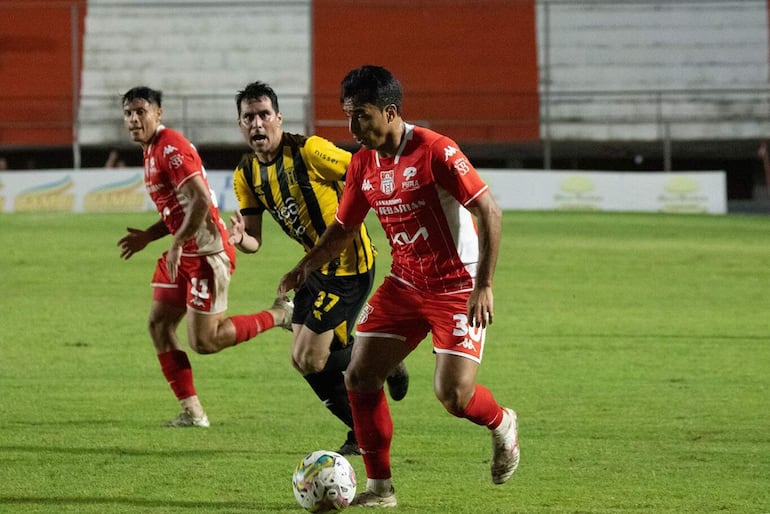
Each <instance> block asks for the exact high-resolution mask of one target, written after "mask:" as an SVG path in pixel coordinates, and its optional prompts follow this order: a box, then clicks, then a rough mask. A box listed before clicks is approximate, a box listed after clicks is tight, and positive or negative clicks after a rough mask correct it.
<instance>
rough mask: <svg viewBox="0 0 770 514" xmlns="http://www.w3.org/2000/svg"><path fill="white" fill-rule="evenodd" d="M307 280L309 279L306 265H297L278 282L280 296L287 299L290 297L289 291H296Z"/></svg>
mask: <svg viewBox="0 0 770 514" xmlns="http://www.w3.org/2000/svg"><path fill="white" fill-rule="evenodd" d="M305 280H307V273H306V272H305V267H304V266H302V265H298V266H296V267H295V268H294V269H292V270H291V271H289V272H288V273H287V274H285V275H284V276H283V277H281V281H280V283H279V284H278V291H277V293H278V297H279V298H283V299H284V300H285V299H286V298H288V292H289V291H296V290H297V289H299V288H300V287H301V286H302V284H304V283H305Z"/></svg>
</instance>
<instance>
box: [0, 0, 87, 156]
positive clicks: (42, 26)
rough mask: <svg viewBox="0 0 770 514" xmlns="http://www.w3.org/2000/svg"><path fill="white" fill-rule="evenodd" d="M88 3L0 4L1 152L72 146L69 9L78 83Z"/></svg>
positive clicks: (30, 0) (82, 0)
mask: <svg viewBox="0 0 770 514" xmlns="http://www.w3.org/2000/svg"><path fill="white" fill-rule="evenodd" d="M86 3H87V0H70V1H49V2H38V1H35V0H27V1H23V2H22V1H8V0H3V1H0V146H51V145H69V144H72V141H73V139H74V138H73V133H72V125H73V120H74V115H73V97H74V98H77V97H78V95H79V92H78V91H73V76H72V75H73V65H72V60H73V59H72V40H73V37H72V26H73V23H72V5H75V6H76V7H77V17H76V22H75V24H76V26H75V34H76V41H77V45H78V58H77V60H78V66H77V68H76V70H75V73H76V76H77V77H78V80H79V77H80V65H79V62H80V55H82V41H83V29H84V20H85V13H86ZM11 124H14V125H15V126H14V127H10V126H9V125H11Z"/></svg>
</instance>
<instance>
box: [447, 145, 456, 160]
mask: <svg viewBox="0 0 770 514" xmlns="http://www.w3.org/2000/svg"><path fill="white" fill-rule="evenodd" d="M459 151H460V150H458V149H457V148H455V147H454V146H451V145H450V146H447V147H446V148H444V160H445V161H448V160H449V158H450V157H452V156H454V154H456V153H457V152H459Z"/></svg>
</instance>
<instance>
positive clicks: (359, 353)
mask: <svg viewBox="0 0 770 514" xmlns="http://www.w3.org/2000/svg"><path fill="white" fill-rule="evenodd" d="M411 350H412V347H411V346H410V345H409V344H408V343H407V342H406V340H405V339H402V338H399V336H396V337H372V336H366V335H362V334H361V333H360V332H359V334H358V335H356V340H355V343H354V344H353V354H352V356H351V361H350V365H349V366H348V370H347V372H346V374H345V384H346V386H347V389H348V397H349V398H350V406H351V409H352V412H353V423H354V426H355V433H356V438H357V440H358V445H359V446H360V448H361V454H362V456H363V460H364V466H365V467H366V478H367V480H366V489H365V490H364V491H362V492H361V493H359V494H358V495H356V498H355V499H354V501H353V502H352V504H353V505H360V506H380V507H394V506H396V496H395V489H394V488H393V483H392V480H391V476H392V475H391V467H390V445H391V441H392V439H393V420H392V418H391V415H390V409H389V407H388V402H387V398H386V396H385V391H384V390H383V385H384V383H385V380H386V378H387V376H388V375H389V374H390V373H391V372H392V370H393V369H394V368H395V367H396V366H397V365H398V364H399V363H400V362H402V361H403V360H404V359H405V358H406V356H407V355H408V354H409V353H410V352H411Z"/></svg>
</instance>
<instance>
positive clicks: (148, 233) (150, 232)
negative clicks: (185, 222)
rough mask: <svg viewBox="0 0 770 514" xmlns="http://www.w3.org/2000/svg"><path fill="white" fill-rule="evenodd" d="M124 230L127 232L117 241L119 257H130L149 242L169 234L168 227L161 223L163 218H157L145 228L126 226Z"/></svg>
mask: <svg viewBox="0 0 770 514" xmlns="http://www.w3.org/2000/svg"><path fill="white" fill-rule="evenodd" d="M126 230H127V231H128V234H126V235H125V236H123V237H122V238H121V239H120V241H118V246H119V247H120V257H121V259H130V258H131V256H132V255H134V254H135V253H136V252H139V251H142V250H143V249H144V247H145V246H147V245H148V244H150V243H151V242H153V241H155V240H156V239H160V238H161V237H165V236H167V235H168V234H169V231H168V227H167V226H166V224H165V223H163V220H158V222H156V223H155V224H153V225H152V226H150V227H149V228H147V229H145V230H142V229H139V228H132V227H127V228H126Z"/></svg>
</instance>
